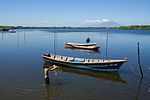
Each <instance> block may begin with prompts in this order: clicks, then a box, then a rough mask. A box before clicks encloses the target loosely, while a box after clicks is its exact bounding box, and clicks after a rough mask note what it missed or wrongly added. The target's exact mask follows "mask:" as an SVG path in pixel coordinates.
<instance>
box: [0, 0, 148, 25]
mask: <svg viewBox="0 0 150 100" xmlns="http://www.w3.org/2000/svg"><path fill="white" fill-rule="evenodd" d="M149 5H150V0H0V25H14V26H44V27H45V26H48V27H53V26H86V25H87V24H89V23H92V24H94V23H103V22H109V21H113V22H116V23H119V24H120V25H150V11H149V10H150V6H149ZM92 24H91V25H92Z"/></svg>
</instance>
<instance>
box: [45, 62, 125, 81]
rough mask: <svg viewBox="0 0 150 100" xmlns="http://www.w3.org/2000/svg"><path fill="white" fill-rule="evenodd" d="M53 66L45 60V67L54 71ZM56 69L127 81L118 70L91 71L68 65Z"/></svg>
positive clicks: (103, 78) (85, 75) (92, 76)
mask: <svg viewBox="0 0 150 100" xmlns="http://www.w3.org/2000/svg"><path fill="white" fill-rule="evenodd" d="M53 66H54V64H53V63H50V62H48V61H45V62H44V65H43V69H44V68H48V69H49V71H52V69H53ZM55 71H58V72H59V71H60V72H65V73H71V74H76V75H80V76H84V77H90V78H96V79H102V80H109V81H112V82H117V83H126V81H125V80H123V79H122V78H121V76H120V75H119V72H118V71H113V72H106V71H105V72H104V71H101V72H97V71H91V70H83V69H76V68H72V67H67V66H58V68H57V69H55Z"/></svg>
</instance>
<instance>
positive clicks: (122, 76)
mask: <svg viewBox="0 0 150 100" xmlns="http://www.w3.org/2000/svg"><path fill="white" fill-rule="evenodd" d="M54 34H55V35H54ZM54 36H55V41H54ZM87 37H90V39H91V42H96V43H97V44H98V45H99V46H100V52H86V51H79V50H71V49H67V48H66V49H65V48H64V42H69V41H70V42H80V43H84V42H85V40H86V38H87ZM105 39H106V31H105V30H87V29H86V30H80V29H75V30H66V29H63V30H61V29H59V30H56V29H55V30H54V29H53V30H52V29H51V30H50V29H49V30H48V29H47V30H43V29H38V30H34V29H33V30H17V33H7V32H6V33H2V32H0V100H12V99H13V100H150V77H149V76H150V63H149V61H150V53H149V52H150V31H123V30H119V31H116V30H109V42H108V58H110V59H111V58H112V59H123V58H125V57H127V58H128V60H129V61H128V63H124V64H123V66H122V67H121V68H120V69H119V70H118V72H113V73H110V72H109V73H108V72H92V71H85V70H79V69H70V68H66V67H63V66H59V69H58V70H56V71H50V72H49V77H50V84H49V85H47V84H45V80H44V75H43V67H45V66H51V64H50V63H48V62H44V61H43V59H42V58H41V54H44V53H56V54H59V55H66V56H75V57H87V58H105V57H106V52H105V51H106V47H105V46H106V41H105ZM137 42H140V56H141V62H140V63H141V66H142V69H143V73H144V77H143V78H140V71H139V65H138V59H137V57H138V56H137ZM54 44H55V45H54Z"/></svg>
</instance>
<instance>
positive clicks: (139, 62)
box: [138, 42, 143, 77]
mask: <svg viewBox="0 0 150 100" xmlns="http://www.w3.org/2000/svg"><path fill="white" fill-rule="evenodd" d="M138 64H139V67H140V72H141V77H143V72H142V67H141V61H140V46H139V42H138Z"/></svg>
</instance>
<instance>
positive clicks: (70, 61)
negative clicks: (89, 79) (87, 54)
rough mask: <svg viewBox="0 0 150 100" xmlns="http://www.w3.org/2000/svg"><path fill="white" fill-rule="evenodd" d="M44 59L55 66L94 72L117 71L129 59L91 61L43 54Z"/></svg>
mask: <svg viewBox="0 0 150 100" xmlns="http://www.w3.org/2000/svg"><path fill="white" fill-rule="evenodd" d="M42 57H43V58H44V59H45V60H46V61H49V62H51V63H53V64H56V65H64V66H68V67H73V68H79V69H86V70H94V71H117V70H118V69H119V68H120V67H121V66H122V64H123V63H124V62H127V59H126V58H125V59H121V60H120V59H118V60H110V59H89V58H76V57H68V56H61V55H55V54H43V55H42Z"/></svg>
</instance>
